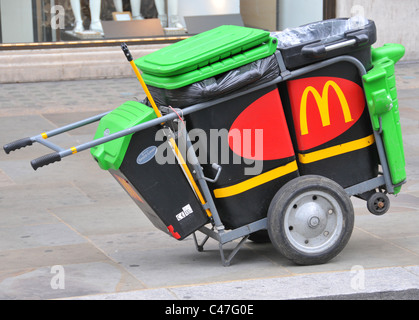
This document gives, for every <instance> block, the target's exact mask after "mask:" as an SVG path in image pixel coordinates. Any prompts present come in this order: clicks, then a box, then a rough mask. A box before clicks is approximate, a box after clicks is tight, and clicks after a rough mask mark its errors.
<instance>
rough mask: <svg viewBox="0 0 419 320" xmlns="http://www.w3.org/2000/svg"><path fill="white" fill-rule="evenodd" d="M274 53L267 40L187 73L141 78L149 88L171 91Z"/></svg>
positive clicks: (274, 44) (273, 44)
mask: <svg viewBox="0 0 419 320" xmlns="http://www.w3.org/2000/svg"><path fill="white" fill-rule="evenodd" d="M275 51H276V39H275V38H269V39H268V41H267V42H266V43H263V44H261V45H258V46H257V47H254V48H251V49H249V50H247V51H243V52H240V53H237V54H235V55H234V56H229V57H227V58H225V59H223V60H219V61H216V62H213V63H211V64H209V65H205V66H203V67H200V68H198V69H194V70H192V71H189V72H187V73H182V74H178V75H173V76H157V75H154V74H148V73H143V75H142V77H143V79H144V82H145V83H146V84H148V85H150V86H153V87H157V88H164V89H168V90H173V89H178V88H182V87H184V86H187V85H190V84H192V83H195V82H198V81H201V80H204V79H208V78H210V77H213V76H216V75H219V74H221V73H224V72H227V71H230V70H233V69H236V68H239V67H241V66H244V65H246V64H249V63H252V62H254V61H256V60H259V59H263V58H266V57H268V56H270V55H272V54H274V53H275Z"/></svg>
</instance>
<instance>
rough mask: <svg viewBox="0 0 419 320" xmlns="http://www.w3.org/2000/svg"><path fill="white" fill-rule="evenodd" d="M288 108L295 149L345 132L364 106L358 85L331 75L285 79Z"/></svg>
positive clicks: (363, 97) (363, 98) (310, 145)
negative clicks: (292, 127)
mask: <svg viewBox="0 0 419 320" xmlns="http://www.w3.org/2000/svg"><path fill="white" fill-rule="evenodd" d="M287 85H288V92H289V96H290V102H291V109H292V114H293V119H294V126H295V131H296V136H297V143H298V147H299V150H301V151H304V150H308V149H311V148H314V147H317V146H319V145H321V144H323V143H326V142H328V141H330V140H332V139H334V138H336V137H338V136H340V135H341V134H342V133H344V132H345V131H347V130H348V129H349V128H351V127H352V126H353V125H354V124H355V123H356V122H357V121H358V119H359V118H360V117H361V115H362V113H363V112H364V108H365V96H364V91H363V90H362V88H361V87H360V86H359V85H358V84H356V83H355V82H352V81H349V80H346V79H342V78H333V77H312V78H304V79H299V80H291V81H288V83H287Z"/></svg>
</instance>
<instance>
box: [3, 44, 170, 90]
mask: <svg viewBox="0 0 419 320" xmlns="http://www.w3.org/2000/svg"><path fill="white" fill-rule="evenodd" d="M164 46H166V45H165V44H160V45H142V46H130V51H131V53H132V55H133V56H134V57H135V58H140V57H142V56H144V55H146V54H149V53H151V52H153V51H156V50H158V49H160V48H163V47H164ZM122 77H135V75H134V73H133V70H132V68H131V66H130V64H129V63H128V62H127V59H126V58H125V56H124V54H123V53H122V51H121V48H120V47H119V46H115V47H97V48H67V49H44V50H10V51H0V83H14V82H37V81H60V80H81V79H101V78H102V79H104V78H122Z"/></svg>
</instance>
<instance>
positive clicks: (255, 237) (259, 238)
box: [249, 230, 271, 243]
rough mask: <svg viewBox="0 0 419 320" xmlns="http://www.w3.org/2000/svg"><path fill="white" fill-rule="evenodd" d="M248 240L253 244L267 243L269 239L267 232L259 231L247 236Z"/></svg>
mask: <svg viewBox="0 0 419 320" xmlns="http://www.w3.org/2000/svg"><path fill="white" fill-rule="evenodd" d="M249 240H251V241H253V242H254V243H269V242H271V239H270V238H269V234H268V230H259V231H256V232H253V233H252V234H250V236H249Z"/></svg>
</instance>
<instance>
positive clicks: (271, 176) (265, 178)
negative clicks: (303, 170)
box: [214, 161, 298, 198]
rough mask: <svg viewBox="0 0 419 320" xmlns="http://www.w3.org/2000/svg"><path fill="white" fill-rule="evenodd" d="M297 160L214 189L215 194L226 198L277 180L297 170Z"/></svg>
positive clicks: (217, 196)
mask: <svg viewBox="0 0 419 320" xmlns="http://www.w3.org/2000/svg"><path fill="white" fill-rule="evenodd" d="M297 170H298V166H297V161H293V162H291V163H288V164H287V165H285V166H282V167H279V168H276V169H273V170H271V171H268V172H265V173H262V174H260V175H258V176H256V177H253V178H251V179H248V180H246V181H243V182H240V183H238V184H235V185H233V186H230V187H226V188H221V189H216V190H214V196H215V197H216V198H226V197H231V196H234V195H237V194H240V193H243V192H245V191H248V190H250V189H253V188H255V187H257V186H260V185H262V184H265V183H267V182H269V181H272V180H275V179H277V178H279V177H282V176H285V175H287V174H289V173H291V172H294V171H297Z"/></svg>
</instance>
